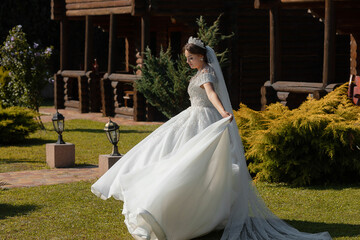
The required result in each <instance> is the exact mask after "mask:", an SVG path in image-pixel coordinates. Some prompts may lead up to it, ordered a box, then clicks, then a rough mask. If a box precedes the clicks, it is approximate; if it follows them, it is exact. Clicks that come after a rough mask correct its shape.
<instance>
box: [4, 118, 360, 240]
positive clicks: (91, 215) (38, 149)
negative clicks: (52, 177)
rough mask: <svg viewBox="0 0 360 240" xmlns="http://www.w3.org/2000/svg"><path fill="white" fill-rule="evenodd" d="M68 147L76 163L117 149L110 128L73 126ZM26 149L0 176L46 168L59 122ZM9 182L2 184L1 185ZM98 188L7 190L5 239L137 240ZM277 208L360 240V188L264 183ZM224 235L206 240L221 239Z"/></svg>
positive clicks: (7, 161)
mask: <svg viewBox="0 0 360 240" xmlns="http://www.w3.org/2000/svg"><path fill="white" fill-rule="evenodd" d="M65 124H66V129H67V130H66V132H65V133H64V140H65V141H66V142H71V143H74V144H75V146H76V164H77V165H85V164H97V162H98V156H99V155H100V154H108V153H110V152H111V149H112V146H111V145H110V143H108V140H107V138H106V136H105V133H104V132H103V130H102V129H103V127H104V123H99V122H94V121H88V120H69V121H66V123H65ZM45 126H46V128H47V129H48V130H47V131H38V132H36V133H34V134H32V135H31V136H30V138H29V139H28V141H27V143H26V144H24V145H21V146H2V147H1V148H0V172H7V171H18V170H25V169H42V168H46V164H45V144H46V143H52V142H55V141H56V139H57V135H56V133H55V132H54V131H53V130H52V126H51V123H46V124H45ZM157 127H158V126H121V127H120V128H121V141H120V144H119V150H120V152H121V153H125V152H127V151H128V150H129V149H131V147H133V146H134V145H135V144H136V143H137V142H139V141H140V140H141V139H143V138H144V137H146V136H147V135H148V134H150V133H151V132H152V131H153V130H154V129H156V128H157ZM0 181H1V179H0ZM92 183H93V182H77V183H71V184H60V185H54V186H41V187H32V188H19V189H9V190H0V239H124V240H126V239H132V238H131V236H130V235H129V234H128V233H127V230H126V227H125V225H124V223H123V216H122V215H121V207H122V203H121V202H119V201H116V200H114V199H109V200H107V201H103V200H101V199H99V198H97V197H96V196H95V195H93V194H92V193H91V192H90V186H91V184H92ZM257 187H258V190H259V192H260V194H261V195H262V197H263V198H264V200H265V202H266V203H267V204H268V206H269V207H270V209H271V210H272V211H273V212H274V213H275V214H276V215H277V216H279V217H281V218H282V219H285V220H286V221H287V222H289V223H290V224H291V225H293V226H294V227H296V228H298V229H299V230H301V231H306V232H320V231H329V232H330V234H331V235H332V236H333V238H334V239H352V240H355V239H358V240H360V201H359V199H360V185H354V186H330V187H311V188H292V187H289V186H286V185H283V184H264V183H257ZM219 236H221V232H220V233H219V232H218V233H213V234H211V235H207V236H205V237H202V238H201V239H219V238H220V237H219Z"/></svg>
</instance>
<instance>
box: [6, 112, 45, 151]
mask: <svg viewBox="0 0 360 240" xmlns="http://www.w3.org/2000/svg"><path fill="white" fill-rule="evenodd" d="M36 116H37V113H36V112H34V111H33V110H30V109H27V108H23V107H9V108H5V109H2V108H0V144H10V143H18V142H23V141H24V140H25V138H26V137H27V136H28V135H29V134H30V133H33V132H35V131H36V130H37V129H38V128H39V124H38V123H37V122H36V121H35V119H34V118H35V117H36Z"/></svg>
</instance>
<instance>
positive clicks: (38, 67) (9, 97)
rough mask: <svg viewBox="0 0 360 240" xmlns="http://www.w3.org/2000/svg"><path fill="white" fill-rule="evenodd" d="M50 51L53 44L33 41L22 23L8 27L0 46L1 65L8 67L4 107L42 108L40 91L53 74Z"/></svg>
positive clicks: (1, 96)
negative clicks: (43, 46) (48, 62)
mask: <svg viewBox="0 0 360 240" xmlns="http://www.w3.org/2000/svg"><path fill="white" fill-rule="evenodd" d="M51 53H52V47H47V48H46V49H41V48H40V47H39V44H37V43H33V44H32V45H30V44H29V43H28V42H27V40H26V36H25V33H24V32H23V31H22V26H21V25H18V26H16V27H14V28H13V29H11V30H10V31H9V35H8V36H7V38H6V40H5V42H4V45H3V46H2V47H1V48H0V57H1V58H0V65H1V66H2V67H4V69H5V70H6V71H8V74H7V78H6V81H2V84H1V85H0V92H2V94H0V106H1V107H10V106H22V107H27V108H31V109H33V110H35V111H39V106H40V104H41V97H40V91H41V89H42V88H43V87H44V86H45V84H46V83H47V79H48V77H49V76H50V75H49V73H48V71H47V61H48V59H49V58H50V56H51ZM3 93H4V94H3Z"/></svg>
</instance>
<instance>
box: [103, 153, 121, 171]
mask: <svg viewBox="0 0 360 240" xmlns="http://www.w3.org/2000/svg"><path fill="white" fill-rule="evenodd" d="M121 157H122V156H111V155H99V173H100V175H101V176H102V175H103V174H104V173H106V171H107V170H109V169H110V168H111V167H112V165H114V164H115V163H116V162H117V161H118V160H119V159H120V158H121Z"/></svg>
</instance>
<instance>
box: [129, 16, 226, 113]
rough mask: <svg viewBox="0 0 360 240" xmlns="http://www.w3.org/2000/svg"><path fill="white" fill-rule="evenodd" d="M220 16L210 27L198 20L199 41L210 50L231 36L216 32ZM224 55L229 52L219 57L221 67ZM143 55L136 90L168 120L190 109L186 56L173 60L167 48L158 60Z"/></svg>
mask: <svg viewBox="0 0 360 240" xmlns="http://www.w3.org/2000/svg"><path fill="white" fill-rule="evenodd" d="M220 17H221V16H219V17H218V18H217V20H216V21H215V22H214V23H213V24H212V25H211V26H207V25H206V22H205V20H204V19H203V18H202V17H200V18H199V19H197V24H198V26H199V32H198V34H197V35H198V38H200V39H201V40H203V41H204V43H205V44H206V45H209V46H211V47H213V48H214V47H216V46H217V45H218V44H219V42H220V41H222V40H225V39H227V38H230V37H231V36H232V35H228V36H225V35H222V34H220V33H219V25H220ZM227 52H228V50H225V51H224V52H222V53H220V54H218V58H219V59H220V64H224V63H226V61H227V58H226V53H227ZM144 54H145V58H144V63H143V66H142V68H141V71H142V76H141V79H139V80H138V81H136V88H137V90H138V91H139V92H141V93H142V94H143V95H144V96H145V98H146V100H147V101H148V102H149V103H150V104H151V105H153V106H154V107H156V108H157V109H158V110H159V111H160V112H162V113H163V114H164V115H165V116H166V117H167V118H171V117H172V116H174V115H176V114H178V113H179V112H181V111H182V110H184V109H186V108H187V107H189V105H190V102H189V96H188V93H187V86H188V84H189V80H190V78H191V76H192V75H193V74H195V71H194V70H192V69H190V67H189V66H188V64H187V63H186V58H185V56H184V55H183V54H181V55H180V56H178V58H177V59H176V60H174V59H172V56H171V48H170V47H169V48H168V49H167V50H166V51H163V50H161V51H160V55H159V56H158V57H156V56H153V55H152V53H151V51H150V49H149V48H148V49H147V50H146V52H145V53H144Z"/></svg>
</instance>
